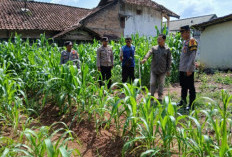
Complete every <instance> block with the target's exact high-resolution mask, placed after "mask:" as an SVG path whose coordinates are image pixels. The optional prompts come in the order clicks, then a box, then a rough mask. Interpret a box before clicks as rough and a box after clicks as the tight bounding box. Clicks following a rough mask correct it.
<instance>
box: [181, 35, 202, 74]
mask: <svg viewBox="0 0 232 157" xmlns="http://www.w3.org/2000/svg"><path fill="white" fill-rule="evenodd" d="M197 46H198V45H197V41H196V39H194V38H192V39H190V40H185V41H184V42H183V49H182V52H181V56H180V67H179V71H181V72H194V70H195V58H196V52H197Z"/></svg>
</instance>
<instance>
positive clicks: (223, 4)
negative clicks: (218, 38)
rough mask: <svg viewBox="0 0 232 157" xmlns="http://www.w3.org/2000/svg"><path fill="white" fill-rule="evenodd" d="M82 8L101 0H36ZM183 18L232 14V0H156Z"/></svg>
mask: <svg viewBox="0 0 232 157" xmlns="http://www.w3.org/2000/svg"><path fill="white" fill-rule="evenodd" d="M35 1H42V2H50V3H58V4H64V5H71V6H76V7H82V8H93V7H96V6H97V4H98V3H99V1H100V0H35ZM155 2H157V3H159V4H162V5H163V6H165V7H166V8H168V9H170V10H171V11H173V12H175V13H177V14H178V15H180V16H181V18H188V17H194V16H202V15H208V14H217V16H218V17H220V16H225V15H228V14H232V0H155Z"/></svg>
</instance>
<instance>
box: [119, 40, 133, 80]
mask: <svg viewBox="0 0 232 157" xmlns="http://www.w3.org/2000/svg"><path fill="white" fill-rule="evenodd" d="M125 41H126V45H125V46H123V47H122V48H121V52H120V60H121V62H122V82H123V83H125V82H126V81H127V80H128V78H129V80H130V82H133V81H134V79H135V75H134V71H135V59H134V55H135V47H134V46H133V45H132V39H131V38H130V37H127V38H126V39H125Z"/></svg>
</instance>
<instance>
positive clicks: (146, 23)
mask: <svg viewBox="0 0 232 157" xmlns="http://www.w3.org/2000/svg"><path fill="white" fill-rule="evenodd" d="M137 9H139V10H142V14H141V15H137V12H136V10H137ZM124 14H126V15H130V17H129V18H128V19H127V20H126V22H125V29H124V35H125V36H128V35H132V34H136V33H137V32H138V33H139V35H141V36H142V35H145V36H156V35H157V32H156V29H155V26H157V27H158V28H159V30H161V22H162V15H161V12H158V11H156V10H154V9H152V8H148V7H141V6H134V5H126V6H125V12H124Z"/></svg>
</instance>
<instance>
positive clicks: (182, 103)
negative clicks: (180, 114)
mask: <svg viewBox="0 0 232 157" xmlns="http://www.w3.org/2000/svg"><path fill="white" fill-rule="evenodd" d="M185 105H186V100H181V101H180V102H179V103H177V106H179V107H181V106H185Z"/></svg>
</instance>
